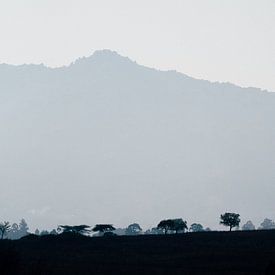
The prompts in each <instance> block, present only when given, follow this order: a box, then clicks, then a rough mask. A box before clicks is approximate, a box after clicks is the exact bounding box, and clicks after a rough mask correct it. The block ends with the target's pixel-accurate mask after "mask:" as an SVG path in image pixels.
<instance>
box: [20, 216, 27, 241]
mask: <svg viewBox="0 0 275 275" xmlns="http://www.w3.org/2000/svg"><path fill="white" fill-rule="evenodd" d="M28 231H29V227H28V225H27V223H26V221H25V220H24V219H22V220H21V221H20V223H19V229H18V237H19V238H22V237H24V236H26V235H28V234H29V232H28Z"/></svg>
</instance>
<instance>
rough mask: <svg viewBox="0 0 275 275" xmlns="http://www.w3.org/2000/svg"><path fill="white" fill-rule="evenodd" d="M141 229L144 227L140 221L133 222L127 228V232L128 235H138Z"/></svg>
mask: <svg viewBox="0 0 275 275" xmlns="http://www.w3.org/2000/svg"><path fill="white" fill-rule="evenodd" d="M141 231H142V228H141V227H140V225H139V224H138V223H132V224H130V225H129V226H128V227H127V228H126V230H125V233H126V235H138V234H140V233H141Z"/></svg>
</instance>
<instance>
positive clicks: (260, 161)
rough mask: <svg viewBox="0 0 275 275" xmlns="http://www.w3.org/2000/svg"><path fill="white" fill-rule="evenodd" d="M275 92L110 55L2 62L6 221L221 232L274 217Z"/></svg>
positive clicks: (1, 175)
mask: <svg viewBox="0 0 275 275" xmlns="http://www.w3.org/2000/svg"><path fill="white" fill-rule="evenodd" d="M274 118H275V93H272V92H267V91H262V90H260V89H256V88H241V87H238V86H236V85H233V84H230V83H211V82H209V81H205V80H198V79H194V78H192V77H189V76H187V75H184V74H181V73H178V72H176V71H159V70H155V69H151V68H147V67H144V66H140V65H138V64H137V63H135V62H133V61H131V60H130V59H128V58H126V57H122V56H120V55H119V54H117V53H115V52H112V51H109V50H103V51H97V52H95V53H94V54H93V55H92V56H91V57H85V58H81V59H78V60H77V61H75V62H74V63H72V64H71V65H70V66H67V67H60V68H47V67H45V66H44V65H21V66H13V65H7V64H1V65H0V125H1V128H0V152H1V154H0V184H1V188H2V190H1V193H0V201H1V208H0V209H1V210H0V217H2V218H3V219H4V218H5V219H9V220H14V221H16V220H18V219H19V218H21V217H25V218H26V219H27V221H29V223H32V224H33V225H35V226H44V227H45V226H55V225H57V224H62V223H66V224H77V223H86V224H94V223H100V222H108V223H114V225H121V226H124V225H127V224H129V223H131V222H139V223H140V224H141V225H144V227H146V226H153V225H156V223H157V222H158V221H159V220H160V219H162V218H173V217H183V218H184V219H186V220H187V221H189V223H191V222H201V223H203V224H205V225H210V226H212V227H217V226H218V222H219V215H220V214H221V213H222V212H225V211H236V212H238V213H240V214H241V217H242V218H243V220H245V219H252V220H254V221H255V222H260V221H261V220H262V219H263V218H264V217H270V218H275V214H274V192H275V185H274V181H275V169H274V167H275V127H274V122H275V121H274Z"/></svg>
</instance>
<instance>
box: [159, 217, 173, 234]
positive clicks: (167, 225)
mask: <svg viewBox="0 0 275 275" xmlns="http://www.w3.org/2000/svg"><path fill="white" fill-rule="evenodd" d="M172 227H173V221H172V220H171V219H169V220H162V221H160V222H159V224H158V226H157V228H158V229H161V230H162V231H164V234H165V235H166V234H167V232H168V230H171V228H172Z"/></svg>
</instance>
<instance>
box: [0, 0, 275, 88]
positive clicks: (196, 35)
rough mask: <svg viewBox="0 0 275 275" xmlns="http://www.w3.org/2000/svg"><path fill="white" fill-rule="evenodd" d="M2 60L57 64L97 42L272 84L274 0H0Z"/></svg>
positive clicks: (162, 61) (169, 65)
mask: <svg viewBox="0 0 275 275" xmlns="http://www.w3.org/2000/svg"><path fill="white" fill-rule="evenodd" d="M0 39H1V43H0V63H2V62H4V63H9V64H23V63H36V64H37V63H38V64H39V63H44V64H46V65H48V66H62V65H65V64H67V65H68V64H69V63H71V62H72V61H73V60H75V59H77V58H78V57H80V56H89V55H91V54H92V53H93V52H94V51H95V50H98V49H105V48H107V49H112V50H116V51H118V52H119V53H120V54H122V55H124V56H129V57H131V58H132V59H133V60H136V61H137V62H138V63H140V64H143V65H147V66H149V67H155V68H158V69H165V70H166V69H175V70H178V71H180V72H183V73H186V74H188V75H191V76H193V77H196V78H202V79H207V80H212V81H223V82H227V81H229V82H232V83H236V84H238V85H241V86H245V87H248V86H253V87H261V88H263V89H267V90H270V91H275V2H274V1H273V0H261V1H259V0H230V1H220V0H192V1H191V0H190V1H186V0H170V1H163V0H149V1H148V0H146V1H145V0H139V1H127V0H116V1H112V0H109V1H108V0H98V1H95V0H77V1H76V0H58V1H56V0H39V1H37V0H24V1H21V0H9V1H5V0H0Z"/></svg>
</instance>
